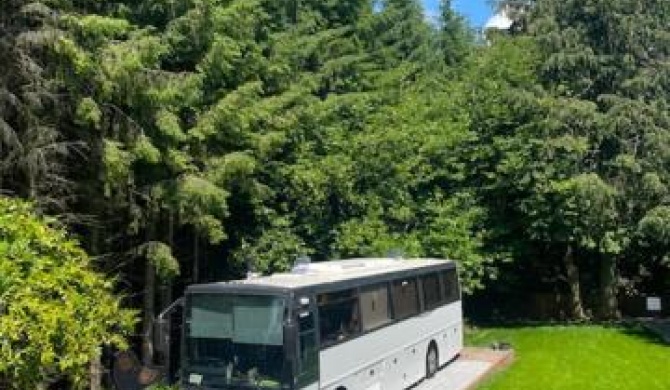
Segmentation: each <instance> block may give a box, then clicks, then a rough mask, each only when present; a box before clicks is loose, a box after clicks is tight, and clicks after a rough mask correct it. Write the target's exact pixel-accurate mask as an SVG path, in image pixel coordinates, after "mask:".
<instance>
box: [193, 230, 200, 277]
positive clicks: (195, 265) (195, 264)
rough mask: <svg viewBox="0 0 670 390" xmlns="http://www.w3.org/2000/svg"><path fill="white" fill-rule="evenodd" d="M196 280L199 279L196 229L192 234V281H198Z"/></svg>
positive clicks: (198, 244) (198, 246)
mask: <svg viewBox="0 0 670 390" xmlns="http://www.w3.org/2000/svg"><path fill="white" fill-rule="evenodd" d="M198 280H200V241H199V240H198V232H197V231H196V232H195V233H194V235H193V283H198Z"/></svg>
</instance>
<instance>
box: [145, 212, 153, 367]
mask: <svg viewBox="0 0 670 390" xmlns="http://www.w3.org/2000/svg"><path fill="white" fill-rule="evenodd" d="M148 219H149V224H148V227H147V242H150V241H151V240H153V238H154V230H153V215H151V216H149V218H148ZM144 262H145V265H144V296H143V301H142V312H143V313H144V318H143V321H142V337H143V340H142V363H143V364H144V365H150V364H152V363H153V359H154V343H153V330H154V329H153V328H154V318H155V317H156V269H155V267H154V265H153V263H152V262H151V260H150V259H147V258H145V259H144Z"/></svg>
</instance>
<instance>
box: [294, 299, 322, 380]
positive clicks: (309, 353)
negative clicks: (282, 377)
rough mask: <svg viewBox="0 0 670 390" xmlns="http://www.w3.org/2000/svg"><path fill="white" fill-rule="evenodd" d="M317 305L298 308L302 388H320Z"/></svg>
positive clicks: (298, 375) (298, 376) (311, 304)
mask: <svg viewBox="0 0 670 390" xmlns="http://www.w3.org/2000/svg"><path fill="white" fill-rule="evenodd" d="M315 309H316V308H315V305H314V304H313V303H312V302H310V304H309V305H305V306H304V307H302V308H300V309H298V311H297V317H298V318H297V320H298V321H297V322H298V362H297V363H298V364H297V365H298V367H297V368H298V369H297V378H296V379H297V380H296V382H297V385H298V386H297V388H298V389H300V390H318V389H319V349H318V346H317V340H316V316H315V314H314V313H315Z"/></svg>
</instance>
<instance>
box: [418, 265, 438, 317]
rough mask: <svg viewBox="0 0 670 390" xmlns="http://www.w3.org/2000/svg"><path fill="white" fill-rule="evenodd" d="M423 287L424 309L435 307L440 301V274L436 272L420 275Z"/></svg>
mask: <svg viewBox="0 0 670 390" xmlns="http://www.w3.org/2000/svg"><path fill="white" fill-rule="evenodd" d="M421 287H423V302H424V306H425V309H426V310H430V309H433V308H435V307H437V306H438V305H439V304H440V302H441V301H442V296H441V295H442V294H440V275H439V274H437V273H434V274H430V275H425V276H423V277H421Z"/></svg>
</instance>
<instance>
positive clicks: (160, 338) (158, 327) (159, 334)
mask: <svg viewBox="0 0 670 390" xmlns="http://www.w3.org/2000/svg"><path fill="white" fill-rule="evenodd" d="M170 328H171V326H170V321H169V320H167V319H165V318H158V319H156V321H155V322H154V349H155V350H156V351H157V352H160V353H162V354H165V353H167V351H168V349H169V348H170V330H171V329H170Z"/></svg>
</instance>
